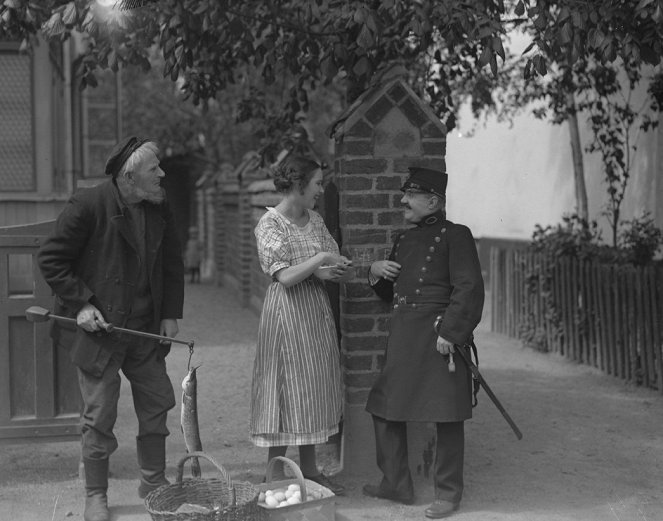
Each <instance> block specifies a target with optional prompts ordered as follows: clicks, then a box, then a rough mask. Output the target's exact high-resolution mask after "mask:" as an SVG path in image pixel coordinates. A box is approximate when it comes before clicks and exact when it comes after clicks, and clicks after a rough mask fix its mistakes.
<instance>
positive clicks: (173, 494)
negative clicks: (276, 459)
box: [145, 452, 263, 521]
mask: <svg viewBox="0 0 663 521" xmlns="http://www.w3.org/2000/svg"><path fill="white" fill-rule="evenodd" d="M190 458H203V459H206V460H208V461H209V462H210V463H212V465H214V466H215V467H216V468H217V469H218V470H219V472H220V473H221V476H222V478H208V479H203V478H194V479H187V480H182V475H183V473H184V462H185V461H186V460H188V459H190ZM258 494H259V491H258V489H257V488H256V486H255V485H253V484H251V483H248V482H239V481H232V480H231V479H230V476H229V475H228V473H227V472H226V470H225V469H224V468H223V467H222V466H221V465H219V464H218V463H216V462H215V461H214V460H213V459H212V458H210V457H209V456H207V455H206V454H205V453H203V452H191V453H189V454H187V455H186V456H184V457H183V458H182V459H181V460H180V461H179V463H178V464H177V482H176V483H173V484H171V485H163V486H161V487H159V488H158V489H156V490H153V491H152V492H150V493H149V494H148V495H147V497H146V498H145V507H146V508H147V511H148V512H149V513H150V515H151V516H152V519H153V520H154V521H260V520H262V519H263V513H262V509H261V508H260V507H259V506H258ZM185 503H188V504H192V505H198V506H202V507H205V508H206V509H208V510H209V511H208V512H176V510H177V509H178V508H180V507H181V506H182V505H183V504H185Z"/></svg>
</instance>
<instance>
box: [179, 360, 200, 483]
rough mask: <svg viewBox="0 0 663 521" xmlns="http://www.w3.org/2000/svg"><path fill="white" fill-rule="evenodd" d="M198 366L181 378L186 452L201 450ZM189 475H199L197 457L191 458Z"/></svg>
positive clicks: (182, 421) (182, 416) (182, 417)
mask: <svg viewBox="0 0 663 521" xmlns="http://www.w3.org/2000/svg"><path fill="white" fill-rule="evenodd" d="M198 367H200V366H196V367H190V368H189V372H188V373H187V375H186V376H185V377H184V380H182V414H181V423H182V434H183V435H184V443H185V445H186V451H187V452H201V451H202V450H203V444H202V442H201V441H200V428H199V427H198V378H197V376H196V370H197V369H198ZM191 475H192V476H193V477H194V478H198V477H200V462H199V461H198V458H191Z"/></svg>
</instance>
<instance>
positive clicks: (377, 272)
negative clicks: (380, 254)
mask: <svg viewBox="0 0 663 521" xmlns="http://www.w3.org/2000/svg"><path fill="white" fill-rule="evenodd" d="M400 272H401V265H400V264H398V262H394V261H390V260H381V261H375V262H374V263H373V264H371V275H373V276H374V277H382V278H383V279H387V280H390V281H392V282H393V281H394V280H396V279H397V278H398V275H399V274H400Z"/></svg>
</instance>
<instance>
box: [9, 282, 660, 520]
mask: <svg viewBox="0 0 663 521" xmlns="http://www.w3.org/2000/svg"><path fill="white" fill-rule="evenodd" d="M257 322H258V319H257V317H256V315H255V314H253V313H252V312H251V311H249V310H245V309H241V308H239V307H238V306H237V299H236V297H235V295H234V294H233V293H232V291H230V290H228V289H226V288H219V287H215V286H212V285H209V284H202V285H188V286H187V293H186V310H185V320H183V321H182V322H181V324H180V326H181V327H180V329H181V331H180V335H179V336H180V338H182V339H185V340H193V341H194V342H195V349H194V356H193V363H194V364H196V365H198V364H202V366H201V367H200V369H199V371H198V379H199V389H198V391H199V414H200V423H201V438H202V442H203V449H204V451H205V452H206V453H207V454H209V455H211V456H212V457H213V458H214V459H215V460H216V461H218V462H219V463H221V464H222V465H223V466H224V468H225V469H226V470H227V471H228V472H229V473H230V474H231V475H232V477H233V478H234V479H240V480H249V481H252V482H256V483H257V482H259V481H260V480H261V479H262V477H263V474H264V464H265V457H266V455H265V453H264V450H261V449H256V448H255V447H253V445H252V444H251V443H250V442H249V441H248V440H247V419H248V402H249V393H250V381H251V368H252V363H253V356H254V350H255V340H256V328H257ZM487 324H488V317H485V319H484V322H483V323H482V325H481V327H480V330H479V332H478V334H477V344H478V346H479V349H480V355H479V356H480V360H481V368H482V373H483V374H484V377H485V378H486V380H487V381H488V382H489V383H490V385H491V387H492V389H493V391H494V392H495V393H496V394H497V395H498V397H499V398H500V400H501V401H502V403H503V404H504V406H505V407H506V408H507V409H508V411H509V413H510V414H511V416H512V417H513V418H514V420H515V421H516V423H517V424H518V426H519V427H520V429H521V430H522V432H523V434H524V438H523V439H522V440H521V441H518V440H516V438H515V436H514V435H513V433H512V432H511V430H510V429H509V427H508V425H507V424H506V422H504V420H503V419H502V417H501V416H500V414H499V412H498V411H497V409H495V407H493V405H492V404H491V403H490V401H489V399H488V397H487V395H486V394H485V393H481V394H480V395H479V405H478V407H477V408H476V409H475V411H474V418H473V419H472V420H470V421H469V422H467V425H466V435H467V449H466V463H465V482H466V489H465V497H464V500H463V503H462V505H461V509H460V510H459V511H458V513H457V514H456V515H455V516H454V517H453V519H458V520H459V521H479V520H481V521H492V520H496V521H501V520H514V521H570V520H582V521H585V520H587V521H605V520H616V521H631V520H633V521H635V520H638V521H655V520H663V487H662V486H661V481H662V477H663V476H662V471H661V469H663V435H662V422H661V419H662V418H663V396H661V395H659V394H658V393H657V392H655V391H650V390H645V389H640V388H635V387H631V386H628V385H625V384H623V383H622V382H620V381H619V380H617V379H614V378H612V377H608V376H605V375H603V374H601V373H600V372H598V371H595V370H593V369H590V368H587V367H584V366H578V365H575V364H571V363H569V362H567V361H565V360H563V359H561V358H558V357H555V356H551V355H546V354H541V353H537V352H534V351H531V350H529V349H525V348H522V347H521V346H520V345H519V344H518V343H517V342H515V341H513V340H511V339H509V338H506V337H504V336H501V335H496V334H493V333H490V332H489V331H488V329H487ZM187 358H188V350H187V348H186V347H185V346H174V347H173V350H172V352H171V354H170V356H169V358H168V364H169V371H170V374H171V377H172V380H173V384H174V385H175V388H176V394H177V395H179V394H180V383H181V381H182V378H183V377H184V375H185V373H186V364H187ZM169 426H170V429H171V436H170V437H169V439H168V446H167V449H168V455H169V456H168V475H169V477H170V478H171V479H174V477H175V466H176V464H177V462H178V460H179V459H180V458H181V457H182V456H183V455H184V453H185V449H184V442H183V439H182V436H181V433H180V428H179V398H178V406H177V408H176V409H175V410H174V411H173V413H172V414H171V415H170V417H169ZM116 432H117V436H118V439H119V444H120V448H119V449H118V451H117V452H116V453H115V454H114V455H113V457H112V459H111V472H112V477H111V482H110V491H109V501H110V505H111V512H112V518H113V520H118V521H119V520H121V521H148V520H149V519H150V516H149V515H148V513H147V512H146V511H145V508H144V505H143V503H142V501H141V500H140V499H138V497H137V495H136V486H137V483H138V481H137V469H136V463H135V459H136V458H135V443H134V438H135V434H136V422H135V417H134V415H133V412H132V404H131V396H130V391H129V388H128V385H126V382H124V384H123V389H122V398H121V403H120V410H119V419H118V423H117V429H116ZM78 451H79V447H78V443H76V442H61V443H40V444H27V443H25V444H13V445H1V446H0V521H48V520H51V521H55V520H58V521H62V520H71V521H77V520H82V505H83V501H82V488H81V483H80V481H79V480H78V457H79V456H78ZM288 455H289V456H291V457H293V459H296V453H293V454H290V453H289V454H288ZM203 472H204V475H206V476H212V475H214V474H216V473H217V471H216V470H215V469H214V467H213V466H211V465H210V464H205V463H203ZM337 479H339V480H340V481H342V482H344V483H345V484H346V485H347V486H348V488H349V492H348V495H347V496H345V497H342V498H338V503H337V520H338V521H349V520H357V521H359V520H367V521H368V520H376V521H377V520H400V519H424V517H423V508H424V507H425V505H426V504H427V503H428V502H429V501H430V500H431V499H432V487H431V484H430V482H429V481H427V480H425V479H424V478H422V477H418V478H417V484H416V486H417V497H418V500H417V502H416V504H415V505H413V506H409V507H405V506H400V505H396V504H392V503H390V502H387V501H382V500H375V499H370V498H365V497H363V496H362V494H361V486H362V485H363V483H366V482H372V481H375V480H377V479H378V471H377V469H376V468H375V467H371V468H366V469H365V470H364V471H362V472H361V473H355V474H353V475H348V474H347V473H345V472H343V471H342V472H341V473H340V474H339V475H338V476H337Z"/></svg>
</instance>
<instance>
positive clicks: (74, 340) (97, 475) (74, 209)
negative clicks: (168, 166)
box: [38, 137, 184, 521]
mask: <svg viewBox="0 0 663 521" xmlns="http://www.w3.org/2000/svg"><path fill="white" fill-rule="evenodd" d="M157 153H158V148H157V146H156V144H155V143H153V142H151V141H148V140H141V139H138V138H136V137H131V138H128V139H125V140H124V141H122V142H120V143H118V144H117V145H116V147H115V148H114V149H113V151H112V153H111V155H110V157H109V159H108V161H107V163H106V168H105V173H106V174H107V175H108V176H110V179H109V180H108V181H106V182H103V183H101V184H99V185H97V186H95V187H93V188H87V189H82V190H80V191H78V192H77V193H75V194H74V195H73V196H72V197H71V199H70V200H69V202H68V203H67V205H66V206H65V208H64V209H63V210H62V213H61V214H60V216H59V217H58V219H57V221H56V224H55V230H54V231H53V233H52V234H51V236H50V237H49V238H48V239H47V240H46V241H45V242H44V244H43V245H42V247H41V249H40V251H39V254H38V262H39V267H40V269H41V272H42V274H43V276H44V279H45V280H46V282H47V283H48V284H49V285H50V287H51V288H52V289H53V292H54V293H55V295H56V299H55V301H56V307H55V314H59V315H64V316H67V317H71V318H75V319H76V322H77V324H78V327H76V326H71V325H69V324H65V323H62V322H58V321H55V322H54V323H53V329H52V333H51V334H52V336H53V339H54V341H55V343H56V344H57V345H58V346H61V347H63V348H65V349H67V350H68V351H69V355H70V357H71V360H72V361H73V363H74V364H75V365H76V366H77V371H78V382H79V385H80V390H81V396H82V398H83V414H82V416H81V455H82V461H83V467H84V472H85V490H86V499H85V512H84V518H85V521H108V520H109V519H110V513H109V511H108V500H107V489H108V466H109V465H108V463H109V457H110V455H111V454H112V453H113V452H114V451H115V449H117V439H116V438H115V435H114V434H113V427H114V425H115V421H116V419H117V404H118V399H119V395H120V384H121V381H120V375H119V372H120V370H122V372H123V373H124V375H125V376H126V377H127V379H128V380H129V382H130V383H131V392H132V395H133V403H134V409H135V411H136V416H137V418H138V436H137V437H136V450H137V455H138V465H139V467H140V483H139V486H138V495H139V496H140V497H141V498H143V497H145V496H146V495H147V494H148V493H149V492H150V491H152V490H154V489H155V488H157V487H158V486H160V485H163V484H166V483H168V481H167V480H166V477H165V474H164V471H165V467H166V436H167V435H168V434H169V432H168V429H167V427H166V416H167V412H168V411H169V410H170V409H172V408H173V407H174V406H175V395H174V392H173V387H172V384H171V382H170V378H169V377H168V374H167V373H166V361H165V357H166V355H167V354H168V351H169V350H170V345H162V344H159V343H158V342H156V341H154V340H151V339H145V338H142V337H138V336H134V335H118V334H115V333H112V334H108V333H105V332H104V329H105V327H106V326H107V325H108V324H113V325H115V326H119V327H126V328H129V329H135V330H140V331H145V332H149V333H156V334H161V335H165V336H170V337H173V336H175V335H176V334H177V330H178V326H177V319H178V318H181V317H182V307H183V301H184V267H183V264H182V249H181V247H180V243H179V241H178V239H177V236H178V235H177V230H176V228H175V225H174V222H173V217H172V214H171V212H170V210H169V208H168V206H167V204H166V202H165V193H164V191H163V188H161V186H160V182H161V179H162V178H163V176H164V173H163V170H161V168H160V167H159V159H158V158H157Z"/></svg>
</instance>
